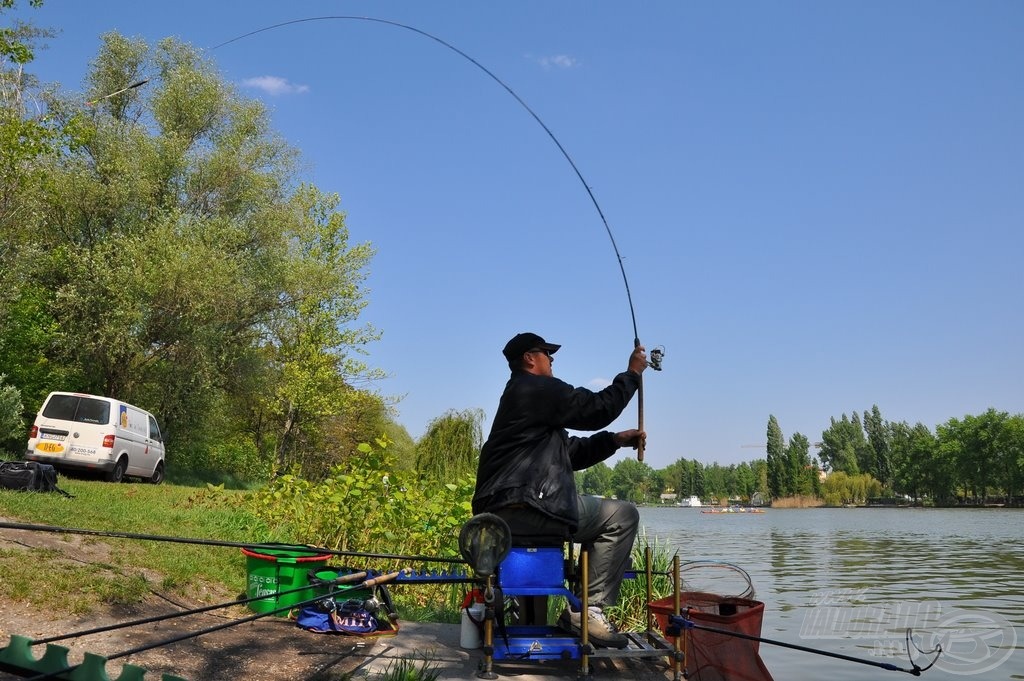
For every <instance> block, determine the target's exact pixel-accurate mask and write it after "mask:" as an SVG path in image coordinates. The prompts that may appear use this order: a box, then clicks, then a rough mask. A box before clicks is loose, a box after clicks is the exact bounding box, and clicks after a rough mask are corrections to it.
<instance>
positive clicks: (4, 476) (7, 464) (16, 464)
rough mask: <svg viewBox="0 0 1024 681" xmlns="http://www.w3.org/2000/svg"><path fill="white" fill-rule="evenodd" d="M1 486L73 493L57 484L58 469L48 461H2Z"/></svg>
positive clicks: (66, 494) (0, 462) (33, 490)
mask: <svg viewBox="0 0 1024 681" xmlns="http://www.w3.org/2000/svg"><path fill="white" fill-rule="evenodd" d="M0 487H2V488H4V489H14V490H27V491H30V492H60V493H61V494H63V495H64V496H66V497H70V496H71V495H70V494H68V493H67V492H65V491H64V490H62V489H61V488H60V487H58V486H57V470H56V469H55V468H54V467H53V466H51V465H50V464H48V463H39V462H38V461H0Z"/></svg>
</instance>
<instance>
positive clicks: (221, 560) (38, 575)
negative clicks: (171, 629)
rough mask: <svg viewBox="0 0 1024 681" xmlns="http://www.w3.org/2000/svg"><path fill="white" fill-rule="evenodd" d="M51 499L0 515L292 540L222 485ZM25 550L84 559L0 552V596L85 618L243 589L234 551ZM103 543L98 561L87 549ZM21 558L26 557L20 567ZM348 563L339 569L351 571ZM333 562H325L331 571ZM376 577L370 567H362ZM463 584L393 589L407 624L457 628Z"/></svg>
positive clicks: (24, 498) (123, 488) (81, 525)
mask: <svg viewBox="0 0 1024 681" xmlns="http://www.w3.org/2000/svg"><path fill="white" fill-rule="evenodd" d="M58 484H59V486H60V487H61V489H63V490H65V491H67V492H68V493H70V494H71V495H73V497H74V498H73V499H69V498H67V497H63V496H61V495H59V494H54V493H37V492H15V491H11V490H0V517H4V518H7V519H8V521H9V522H13V523H19V524H26V525H41V526H53V527H59V528H68V529H85V530H90V531H98V532H117V533H128V534H141V535H153V536H159V537H180V538H186V539H201V540H213V541H225V542H238V543H262V542H289V541H290V540H289V539H287V538H282V537H277V536H274V537H271V536H268V533H267V531H266V530H265V529H264V527H263V525H262V523H261V522H259V521H258V520H257V519H256V517H255V516H254V515H253V514H251V513H250V512H249V511H248V510H247V505H246V503H245V498H246V497H245V495H246V492H244V491H238V490H226V489H224V488H223V487H221V486H212V485H205V484H204V485H201V486H197V487H186V486H181V485H173V484H163V485H147V484H142V483H138V482H128V483H121V484H114V483H109V482H101V481H97V480H85V479H78V478H68V477H63V476H62V477H61V478H60V480H59V482H58ZM13 532H14V536H15V537H16V538H19V537H20V536H22V535H23V536H24V540H23V541H24V543H26V544H38V543H39V539H40V538H42V537H47V538H49V539H50V540H51V541H53V540H67V541H69V542H78V544H76V546H81V547H82V550H81V551H80V552H79V553H80V554H81V555H78V556H76V555H75V552H74V551H73V552H71V554H70V555H69V556H66V555H64V554H65V553H66V551H65V552H64V553H62V552H59V551H55V550H51V549H21V548H10V549H0V574H3V575H4V578H3V579H2V580H0V597H2V598H6V599H12V600H18V601H23V602H27V603H30V604H32V605H37V606H41V607H53V606H60V607H62V608H65V609H70V610H71V611H72V612H74V613H76V614H86V613H88V612H89V611H90V610H91V609H92V608H94V607H96V606H98V605H100V604H106V605H111V604H123V605H130V604H133V603H138V602H140V601H142V599H144V598H145V597H146V595H147V594H148V593H149V592H151V591H154V592H158V593H161V594H164V595H167V596H181V597H184V598H187V599H189V600H192V601H194V602H198V603H203V604H211V603H221V602H227V601H230V600H233V599H234V598H235V597H237V596H239V595H240V594H242V593H243V592H244V591H245V587H246V584H245V582H246V559H245V556H243V555H242V553H241V551H240V550H239V549H238V548H233V547H219V546H210V545H197V544H187V543H177V542H167V541H155V540H145V539H121V538H112V537H104V536H92V535H81V534H77V533H65V532H57V533H52V532H40V531H30V530H24V531H21V530H17V531H13ZM100 544H102V545H107V546H109V547H110V550H109V551H106V550H105V551H102V552H99V553H100V558H98V559H97V557H96V555H95V554H96V553H97V552H96V551H90V550H89V549H90V547H95V546H97V545H100ZM26 558H27V559H26ZM352 560H354V559H351V558H344V559H339V561H342V562H345V563H349V562H351V561H352ZM333 562H334V561H332V564H333ZM363 567H371V568H375V569H380V568H379V567H377V566H374V565H368V566H360V569H362V568H363ZM466 588H468V587H466V586H465V585H462V584H455V585H418V586H409V585H404V586H397V587H394V586H393V587H392V588H391V590H390V591H391V595H392V599H393V600H394V601H395V605H396V607H397V609H398V611H399V613H400V615H401V617H402V619H403V620H406V621H420V622H449V623H457V622H459V617H460V611H459V605H460V603H461V601H462V597H463V595H464V592H465V589H466Z"/></svg>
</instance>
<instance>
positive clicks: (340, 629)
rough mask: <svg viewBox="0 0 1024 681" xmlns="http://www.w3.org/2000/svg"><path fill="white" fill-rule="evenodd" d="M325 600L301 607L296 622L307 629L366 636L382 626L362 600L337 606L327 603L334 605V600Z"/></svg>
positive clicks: (349, 601)
mask: <svg viewBox="0 0 1024 681" xmlns="http://www.w3.org/2000/svg"><path fill="white" fill-rule="evenodd" d="M325 601H326V603H325ZM325 601H317V602H316V603H314V604H313V605H309V606H306V607H304V608H302V609H300V610H299V614H298V615H297V616H296V618H295V623H296V624H297V625H298V626H299V627H301V628H303V629H306V630H307V631H315V632H318V633H321V634H349V635H355V636H366V635H368V634H373V633H376V631H377V630H378V629H379V628H380V623H379V622H378V621H377V618H376V617H375V616H374V615H373V614H372V613H371V612H370V611H369V610H367V609H366V608H364V607H363V601H361V600H358V599H353V600H348V601H345V602H344V603H340V604H338V606H337V607H330V606H328V605H327V603H330V605H333V604H334V601H333V600H331V599H325Z"/></svg>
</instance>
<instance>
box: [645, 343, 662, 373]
mask: <svg viewBox="0 0 1024 681" xmlns="http://www.w3.org/2000/svg"><path fill="white" fill-rule="evenodd" d="M663 359H665V346H664V345H659V346H658V347H656V348H654V349H653V350H651V356H650V358H649V359H648V360H647V366H649V367H651V368H652V369H654V370H655V371H661V362H662V360H663Z"/></svg>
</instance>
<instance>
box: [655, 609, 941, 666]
mask: <svg viewBox="0 0 1024 681" xmlns="http://www.w3.org/2000/svg"><path fill="white" fill-rule="evenodd" d="M669 623H670V627H669V628H670V629H671V628H672V625H675V626H676V627H680V628H682V629H700V630H702V631H709V632H712V633H715V634H722V635H725V636H732V637H734V638H742V639H745V640H747V641H757V642H758V643H767V644H768V645H773V646H779V647H780V648H789V649H790V650H799V651H800V652H804V653H811V654H813V655H822V656H824V657H832V658H835V659H837V660H845V661H846V662H856V663H858V664H864V665H868V666H871V667H878V668H879V669H884V670H885V671H889V672H904V673H906V674H912V675H914V676H920V675H921V673H922V672H926V671H928V670H929V669H931V668H932V666H933V665H934V664H935V663H936V662H937V661H938V659H939V656H941V655H942V644H937V645H936V646H935V647H934V648H933V649H932V650H929V651H922V650H921V649H920V648H918V647H917V644H916V643H915V644H914V648H916V649H917V650H918V651H919V652H922V653H924V654H926V655H931V654H932V653H935V657H934V658H932V661H931V662H929V663H928V666H926V667H921V666H919V665H918V664H917V663H916V662H914V659H913V658H912V657H911V655H910V645H911V632H912V630H911V629H907V657H908V658H909V659H910V665H911V666H910V668H909V669H908V668H906V667H900V666H899V665H896V664H893V663H891V662H876V661H875V660H865V659H864V658H862V657H853V656H852V655H844V654H842V653H833V652H830V651H828V650H819V649H818V648H809V647H807V646H801V645H797V644H795V643H787V642H786V641H777V640H775V639H771V638H764V637H762V636H752V635H750V634H744V633H742V632H739V631H731V630H729V629H721V628H719V627H709V626H707V625H704V624H697V623H696V622H694V621H693V620H691V619H689V618H688V617H686V616H684V615H669ZM666 633H667V634H669V635H672V633H670V632H666Z"/></svg>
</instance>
